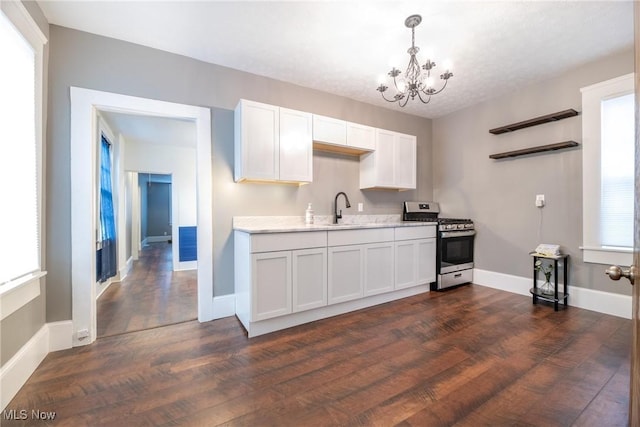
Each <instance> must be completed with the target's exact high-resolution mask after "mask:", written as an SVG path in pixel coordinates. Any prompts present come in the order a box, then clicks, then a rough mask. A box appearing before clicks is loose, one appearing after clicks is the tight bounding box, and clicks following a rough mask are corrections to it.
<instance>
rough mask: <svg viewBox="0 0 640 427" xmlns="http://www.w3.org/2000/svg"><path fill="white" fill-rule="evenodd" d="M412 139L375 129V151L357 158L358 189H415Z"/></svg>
mask: <svg viewBox="0 0 640 427" xmlns="http://www.w3.org/2000/svg"><path fill="white" fill-rule="evenodd" d="M416 158H417V157H416V137H415V136H412V135H405V134H401V133H398V132H393V131H390V130H384V129H376V149H375V151H373V152H371V153H366V154H363V155H361V156H360V188H361V189H367V188H389V189H391V188H393V189H399V190H408V189H415V188H416Z"/></svg>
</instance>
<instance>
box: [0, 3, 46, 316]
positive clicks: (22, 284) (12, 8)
mask: <svg viewBox="0 0 640 427" xmlns="http://www.w3.org/2000/svg"><path fill="white" fill-rule="evenodd" d="M0 10H1V11H2V13H3V14H4V15H6V16H7V18H9V21H11V23H12V24H13V25H14V26H15V27H16V28H17V29H18V31H20V33H21V34H22V36H23V37H24V38H25V40H27V42H28V43H29V44H30V45H31V46H32V47H33V49H34V54H35V96H36V99H35V113H36V120H35V121H36V123H35V126H36V127H35V129H36V141H35V142H36V173H37V178H36V186H37V188H36V191H37V200H38V223H39V230H38V240H39V245H38V246H39V248H40V254H39V255H40V271H36V272H34V273H32V274H30V275H28V276H25V277H21V278H20V279H18V280H15V281H12V282H8V283H5V284H3V285H2V286H0V320H2V319H4V318H6V317H7V316H9V315H10V314H12V313H14V312H15V311H17V310H18V309H20V308H21V307H23V306H24V305H26V304H27V303H29V302H30V301H31V300H33V299H34V298H36V297H38V296H39V295H40V278H42V277H44V276H45V275H46V271H44V270H43V259H44V257H43V253H44V245H43V242H44V240H45V239H44V238H43V236H44V231H45V229H44V223H45V222H46V221H45V219H44V215H43V208H42V207H43V195H42V193H43V192H42V188H43V178H42V177H43V176H44V164H43V155H42V153H43V141H44V117H43V98H44V46H45V44H46V43H47V41H48V40H47V37H46V36H45V34H44V33H43V32H42V30H41V29H40V27H38V24H37V23H36V22H35V21H34V19H33V18H32V17H31V15H30V14H29V12H28V11H27V9H26V8H25V6H24V5H23V4H22V2H21V1H15V0H0Z"/></svg>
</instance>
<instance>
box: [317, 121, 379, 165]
mask: <svg viewBox="0 0 640 427" xmlns="http://www.w3.org/2000/svg"><path fill="white" fill-rule="evenodd" d="M313 141H314V148H316V149H318V150H320V151H334V152H338V153H344V154H353V155H360V154H362V153H366V152H369V151H372V150H375V148H376V136H375V128H372V127H371V126H365V125H360V124H358V123H351V122H346V121H344V120H339V119H334V118H331V117H325V116H320V115H317V114H314V115H313Z"/></svg>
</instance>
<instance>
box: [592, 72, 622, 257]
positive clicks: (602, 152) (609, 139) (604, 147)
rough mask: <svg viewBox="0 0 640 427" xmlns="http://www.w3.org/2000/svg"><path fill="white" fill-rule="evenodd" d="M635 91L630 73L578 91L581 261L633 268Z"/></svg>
mask: <svg viewBox="0 0 640 427" xmlns="http://www.w3.org/2000/svg"><path fill="white" fill-rule="evenodd" d="M633 88H634V83H633V74H628V75H626V76H622V77H619V78H616V79H612V80H608V81H605V82H602V83H598V84H596V85H592V86H589V87H586V88H583V89H582V138H583V156H582V162H583V167H582V176H583V190H582V193H583V243H584V246H583V247H582V249H583V250H584V261H585V262H594V263H601V264H621V265H630V264H631V263H632V259H631V257H632V255H631V253H632V251H633V219H634V215H633V203H634V200H633V199H634V147H635V123H634V110H635V101H634V93H633Z"/></svg>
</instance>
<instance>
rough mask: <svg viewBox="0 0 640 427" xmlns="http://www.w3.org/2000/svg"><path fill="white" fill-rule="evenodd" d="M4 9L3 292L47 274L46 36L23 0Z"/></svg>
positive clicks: (0, 47)
mask: <svg viewBox="0 0 640 427" xmlns="http://www.w3.org/2000/svg"><path fill="white" fill-rule="evenodd" d="M0 8H1V9H0V63H2V64H4V65H3V66H2V67H0V93H1V94H2V96H0V200H2V205H1V206H0V236H2V238H0V295H1V294H2V293H3V292H4V291H6V290H8V289H14V288H16V287H20V286H21V285H24V284H27V283H29V282H32V281H34V280H35V279H36V278H38V277H41V276H42V275H43V273H42V272H41V271H40V270H41V268H40V267H41V266H40V229H41V226H40V221H39V218H40V208H41V198H40V179H41V175H42V174H41V168H42V166H41V152H42V148H41V147H42V52H43V45H44V43H45V42H46V38H45V37H44V35H43V34H42V33H41V32H40V30H39V28H38V27H37V26H36V24H35V23H34V22H33V20H32V18H31V17H30V15H29V13H28V12H27V11H26V9H25V8H24V5H22V4H21V3H20V2H10V1H3V2H1V3H0ZM38 286H39V285H38ZM38 293H39V288H38ZM7 315H8V314H7V313H6V312H3V313H2V316H3V317H6V316H7Z"/></svg>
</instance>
